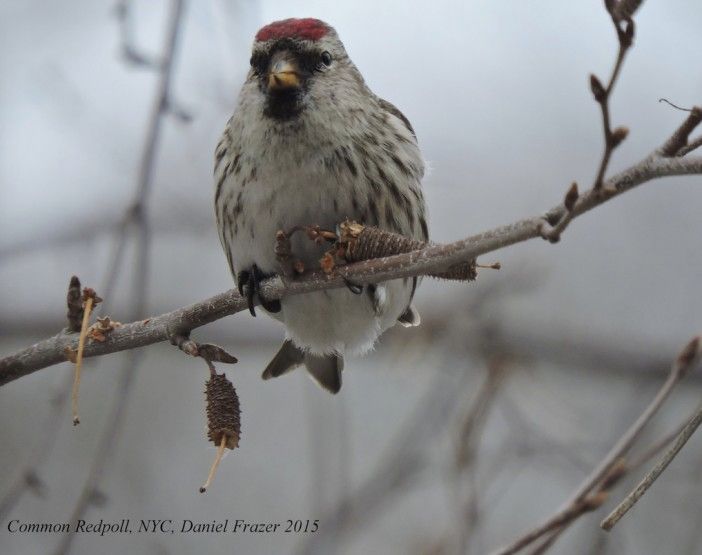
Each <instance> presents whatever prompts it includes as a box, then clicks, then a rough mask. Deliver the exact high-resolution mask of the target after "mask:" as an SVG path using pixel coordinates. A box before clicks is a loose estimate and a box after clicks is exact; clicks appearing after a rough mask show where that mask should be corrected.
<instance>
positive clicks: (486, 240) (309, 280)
mask: <svg viewBox="0 0 702 555" xmlns="http://www.w3.org/2000/svg"><path fill="white" fill-rule="evenodd" d="M686 130H687V129H686ZM676 133H677V131H676ZM691 174H702V156H695V157H692V156H686V157H684V158H681V157H664V156H661V155H659V154H658V153H657V152H654V153H652V154H650V155H649V156H647V157H646V158H644V159H643V160H641V161H640V162H638V163H637V164H635V165H633V166H631V167H630V168H628V169H626V170H624V171H622V172H620V173H618V174H617V175H615V176H613V177H611V178H610V179H608V180H607V181H606V182H605V187H604V189H603V190H590V191H588V192H586V193H585V194H583V195H581V196H580V197H579V199H578V200H577V201H576V202H575V204H574V206H573V207H572V210H571V214H572V218H576V217H578V216H580V215H582V214H584V213H585V212H588V211H589V210H592V209H593V208H595V207H597V206H599V205H601V204H603V203H604V202H606V201H608V200H610V199H612V198H614V197H616V196H619V195H621V194H622V193H625V192H627V191H629V190H631V189H633V188H634V187H636V186H638V185H641V184H642V183H646V182H648V181H651V180H653V179H657V178H661V177H668V176H674V175H691ZM565 212H566V208H565V206H564V204H562V203H561V204H559V205H558V206H555V207H554V208H552V209H550V210H549V211H547V212H546V213H545V214H544V215H540V216H534V217H532V218H527V219H524V220H520V221H518V222H514V223H512V224H508V225H504V226H500V227H496V228H494V229H491V230H489V231H486V232H483V233H479V234H477V235H472V236H470V237H467V238H465V239H462V240H460V241H456V242H454V243H449V244H446V245H432V246H429V247H426V248H424V249H420V250H416V251H412V252H409V253H405V254H398V255H394V256H388V257H384V258H377V259H373V260H367V261H363V262H356V263H353V264H349V265H347V266H341V267H339V268H336V269H335V270H334V271H333V272H332V274H330V275H326V274H323V273H321V272H312V273H309V274H306V275H304V276H303V278H302V279H298V280H289V279H283V278H281V277H273V278H270V279H268V280H266V281H265V282H264V283H263V286H262V293H263V295H264V296H265V297H266V298H268V299H280V298H283V297H287V296H290V295H300V294H302V293H310V292H312V291H321V290H325V289H335V288H340V287H345V286H346V285H345V281H344V280H345V279H347V280H351V281H353V282H354V283H378V282H381V281H387V280H389V279H395V278H401V277H411V276H418V275H425V274H429V273H432V272H441V271H444V270H447V269H448V268H449V267H451V266H452V265H454V264H457V263H459V262H464V261H466V260H472V259H473V258H476V257H478V256H480V255H483V254H486V253H489V252H493V251H496V250H498V249H501V248H504V247H507V246H510V245H514V244H516V243H521V242H523V241H527V240H529V239H534V238H537V237H541V236H542V226H543V225H544V222H546V223H548V224H550V223H551V222H553V223H554V224H555V223H557V222H558V221H559V220H560V219H561V218H562V217H563V215H564V214H565ZM246 308H247V303H246V299H245V298H242V297H241V296H240V295H239V294H238V293H237V292H236V291H234V290H230V291H227V292H225V293H221V294H219V295H215V296H214V297H211V298H209V299H206V300H204V301H201V302H199V303H195V304H193V305H190V306H187V307H184V308H179V309H177V310H174V311H172V312H168V313H166V314H162V315H160V316H156V317H153V318H149V319H147V320H143V321H138V322H132V323H129V324H125V325H124V326H122V327H121V328H119V329H116V330H114V331H113V332H111V333H110V335H109V336H108V337H107V339H106V341H104V342H101V343H98V342H91V343H89V344H88V345H86V347H85V353H84V355H83V356H84V357H86V358H88V357H95V356H101V355H106V354H109V353H115V352H118V351H124V350H128V349H135V348H138V347H144V346H146V345H151V344H153V343H159V342H161V341H167V340H169V339H170V338H171V337H172V336H173V335H174V334H187V333H188V332H189V331H191V330H193V329H195V328H198V327H200V326H204V325H205V324H209V323H211V322H214V321H215V320H219V319H220V318H224V317H225V316H229V315H231V314H235V313H237V312H240V311H242V310H245V309H246ZM77 345H78V337H77V335H76V334H75V333H71V332H68V331H65V330H64V331H62V332H60V333H58V334H56V335H55V336H53V337H50V338H48V339H45V340H43V341H40V342H38V343H35V344H34V345H32V346H30V347H27V348H26V349H23V350H21V351H19V352H16V353H14V354H12V355H9V356H6V357H4V358H2V359H0V386H1V385H4V384H6V383H9V382H11V381H13V380H16V379H18V378H21V377H22V376H26V375H27V374H31V373H32V372H36V371H37V370H40V369H42V368H46V367H47V366H52V365H54V364H59V363H61V362H64V361H65V360H66V352H67V349H72V350H75V348H76V347H77Z"/></svg>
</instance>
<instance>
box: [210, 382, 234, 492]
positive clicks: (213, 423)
mask: <svg viewBox="0 0 702 555" xmlns="http://www.w3.org/2000/svg"><path fill="white" fill-rule="evenodd" d="M205 396H206V398H207V438H208V439H209V440H210V441H211V442H212V443H214V444H215V445H216V446H217V456H216V457H215V460H214V462H213V463H212V466H211V467H210V472H209V475H208V476H207V481H206V482H205V484H204V485H203V486H202V487H201V488H200V493H204V492H205V491H207V488H208V487H209V486H210V483H211V482H212V479H213V478H214V474H215V472H216V470H217V467H218V466H219V463H220V461H221V460H222V456H223V455H224V449H225V448H228V449H234V448H236V447H238V446H239V438H240V436H241V422H240V419H239V418H240V414H241V411H240V409H239V397H238V395H237V394H236V389H234V386H233V385H232V382H230V381H229V380H228V379H227V376H226V375H225V374H217V373H215V372H212V374H211V375H210V379H209V380H207V383H206V384H205Z"/></svg>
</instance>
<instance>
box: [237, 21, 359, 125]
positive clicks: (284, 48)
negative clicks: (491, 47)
mask: <svg viewBox="0 0 702 555" xmlns="http://www.w3.org/2000/svg"><path fill="white" fill-rule="evenodd" d="M247 85H248V86H249V87H252V86H255V88H256V89H257V92H258V94H259V95H260V100H261V103H262V107H263V114H264V115H265V116H267V117H270V118H273V119H276V120H290V119H293V118H296V117H297V116H299V115H300V114H301V113H302V112H303V111H304V110H305V109H306V108H308V107H309V106H310V105H311V104H315V103H316V102H317V101H318V100H319V99H322V98H324V99H327V100H331V101H332V102H337V101H338V99H337V95H339V94H341V95H343V93H344V91H345V90H348V88H349V87H351V88H356V89H359V88H364V87H365V85H364V84H363V78H362V77H361V76H360V74H359V73H358V70H356V68H355V67H354V65H353V64H352V63H351V61H350V60H349V58H348V55H347V54H346V50H345V49H344V45H343V44H342V43H341V41H340V40H339V37H338V35H337V34H336V31H335V30H334V28H333V27H331V26H330V25H328V24H326V23H324V22H323V21H320V20H319V19H312V18H305V19H284V20H282V21H275V22H273V23H271V24H269V25H266V26H265V27H263V28H261V29H260V30H259V31H258V33H256V38H255V41H254V45H253V50H252V54H251V69H250V71H249V74H248V76H247V81H246V85H245V87H246V86H247Z"/></svg>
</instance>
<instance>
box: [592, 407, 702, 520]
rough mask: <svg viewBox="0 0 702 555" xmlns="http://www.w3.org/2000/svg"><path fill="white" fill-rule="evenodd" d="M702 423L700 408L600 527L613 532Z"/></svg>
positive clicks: (701, 409) (701, 410)
mask: <svg viewBox="0 0 702 555" xmlns="http://www.w3.org/2000/svg"><path fill="white" fill-rule="evenodd" d="M700 423H702V406H700V407H699V408H698V409H697V410H696V411H695V414H693V415H692V418H690V419H689V420H688V421H687V423H686V424H685V426H684V427H683V429H682V431H681V432H680V433H679V434H678V436H677V438H676V440H675V443H674V444H673V446H672V447H671V448H670V449H668V451H666V453H665V454H664V455H663V456H662V457H661V459H660V460H659V461H658V462H657V463H656V465H655V466H654V467H653V468H652V469H651V470H650V471H649V472H648V474H646V476H644V477H643V479H642V480H641V482H639V484H638V485H637V486H636V487H635V488H634V490H633V491H632V492H631V493H629V495H627V496H626V497H625V498H624V500H623V501H622V502H621V503H619V505H617V507H616V508H615V509H614V510H613V511H612V512H611V513H609V515H608V516H607V517H606V518H605V519H604V520H603V521H602V522H601V523H600V526H601V527H602V528H603V529H605V530H611V529H612V528H614V526H615V525H616V524H617V522H619V520H621V518H622V517H623V516H624V515H625V514H626V513H627V512H629V510H630V509H631V508H632V507H633V506H634V505H635V504H636V502H637V501H638V500H639V499H640V498H641V496H643V494H645V493H646V492H647V491H648V489H649V488H650V487H651V486H652V485H653V482H655V481H656V480H657V479H658V477H659V476H660V475H661V474H662V473H663V471H664V470H665V469H666V468H667V467H668V465H669V464H670V463H671V461H672V460H673V459H674V458H675V457H676V455H677V454H678V453H679V452H680V450H681V449H682V448H683V447H684V446H685V444H686V443H687V441H688V440H689V439H690V437H692V434H694V433H695V430H697V428H698V427H699V425H700Z"/></svg>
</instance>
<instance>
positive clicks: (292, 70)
mask: <svg viewBox="0 0 702 555" xmlns="http://www.w3.org/2000/svg"><path fill="white" fill-rule="evenodd" d="M299 88H300V74H299V72H298V69H297V67H296V66H295V65H294V64H293V63H291V62H289V61H288V60H278V61H277V62H275V63H274V64H273V66H272V67H271V70H270V73H269V74H268V90H270V91H282V90H285V89H299Z"/></svg>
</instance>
